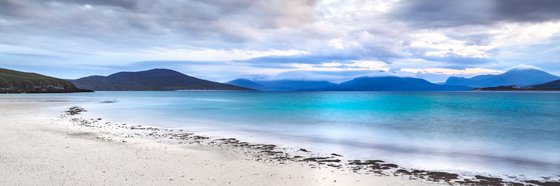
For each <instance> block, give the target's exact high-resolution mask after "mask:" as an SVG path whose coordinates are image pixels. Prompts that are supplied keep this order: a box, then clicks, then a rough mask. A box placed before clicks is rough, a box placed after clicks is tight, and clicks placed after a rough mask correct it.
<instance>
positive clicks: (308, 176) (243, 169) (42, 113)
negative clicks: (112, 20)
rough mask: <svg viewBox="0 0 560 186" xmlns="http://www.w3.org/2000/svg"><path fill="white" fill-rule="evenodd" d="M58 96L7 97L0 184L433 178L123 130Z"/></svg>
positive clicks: (0, 114) (407, 181) (0, 106)
mask: <svg viewBox="0 0 560 186" xmlns="http://www.w3.org/2000/svg"><path fill="white" fill-rule="evenodd" d="M67 104H68V103H56V102H9V101H8V102H6V101H4V102H0V118H1V120H0V165H2V166H0V175H2V178H1V179H0V185H434V184H445V183H434V182H428V181H425V180H422V179H411V178H410V177H408V176H392V175H391V176H376V175H372V174H367V175H366V174H356V173H352V172H349V171H343V170H339V169H335V168H331V167H321V168H311V167H309V166H307V165H306V164H304V163H298V162H291V163H286V164H274V163H267V162H261V161H254V160H251V159H248V158H246V157H245V155H244V154H243V153H240V152H238V151H228V150H223V149H218V148H212V147H206V146H204V145H196V144H195V145H173V144H165V143H158V142H156V141H153V140H147V139H140V138H124V137H121V136H117V135H112V134H110V133H106V132H102V131H100V130H96V129H93V128H87V127H81V126H76V125H72V123H70V122H68V121H67V120H65V119H61V118H60V115H61V114H62V112H63V110H60V108H63V106H65V105H67Z"/></svg>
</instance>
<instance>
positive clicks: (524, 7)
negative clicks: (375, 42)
mask: <svg viewBox="0 0 560 186" xmlns="http://www.w3.org/2000/svg"><path fill="white" fill-rule="evenodd" d="M391 16H392V17H393V18H397V19H399V20H402V21H405V22H409V23H411V24H412V25H415V26H420V27H454V26H463V25H487V24H494V23H497V22H544V21H551V20H560V1H558V0H450V1H441V0H409V1H401V2H400V3H399V4H398V5H397V8H396V10H395V11H394V12H392V13H391Z"/></svg>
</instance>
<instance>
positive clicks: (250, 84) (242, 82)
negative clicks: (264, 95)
mask: <svg viewBox="0 0 560 186" xmlns="http://www.w3.org/2000/svg"><path fill="white" fill-rule="evenodd" d="M227 84H230V85H235V86H239V87H245V88H250V89H255V90H263V89H264V88H265V87H264V86H263V85H261V84H258V83H256V82H254V81H251V80H248V79H235V80H233V81H230V82H227Z"/></svg>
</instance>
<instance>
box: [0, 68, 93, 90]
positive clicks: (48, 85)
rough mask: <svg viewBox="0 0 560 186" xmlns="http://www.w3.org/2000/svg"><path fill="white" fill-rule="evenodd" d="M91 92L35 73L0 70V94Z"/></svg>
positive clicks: (64, 81) (67, 82)
mask: <svg viewBox="0 0 560 186" xmlns="http://www.w3.org/2000/svg"><path fill="white" fill-rule="evenodd" d="M69 92H91V91H89V90H82V89H78V88H76V86H74V84H72V83H71V82H69V81H66V80H62V79H58V78H54V77H49V76H45V75H41V74H36V73H28V72H20V71H15V70H8V69H3V68H0V93H69Z"/></svg>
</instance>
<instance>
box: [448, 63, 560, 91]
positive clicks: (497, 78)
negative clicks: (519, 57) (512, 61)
mask: <svg viewBox="0 0 560 186" xmlns="http://www.w3.org/2000/svg"><path fill="white" fill-rule="evenodd" d="M558 79H560V77H558V76H555V75H552V74H550V73H548V72H545V71H543V70H541V69H539V68H537V67H534V66H530V65H518V66H516V67H514V68H511V69H510V70H509V71H507V72H505V73H502V74H497V75H480V76H475V77H472V78H460V77H449V78H448V79H447V81H446V82H445V84H446V85H456V86H468V87H472V88H484V87H500V86H517V87H524V86H530V85H536V84H542V83H546V82H550V81H554V80H558Z"/></svg>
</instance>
